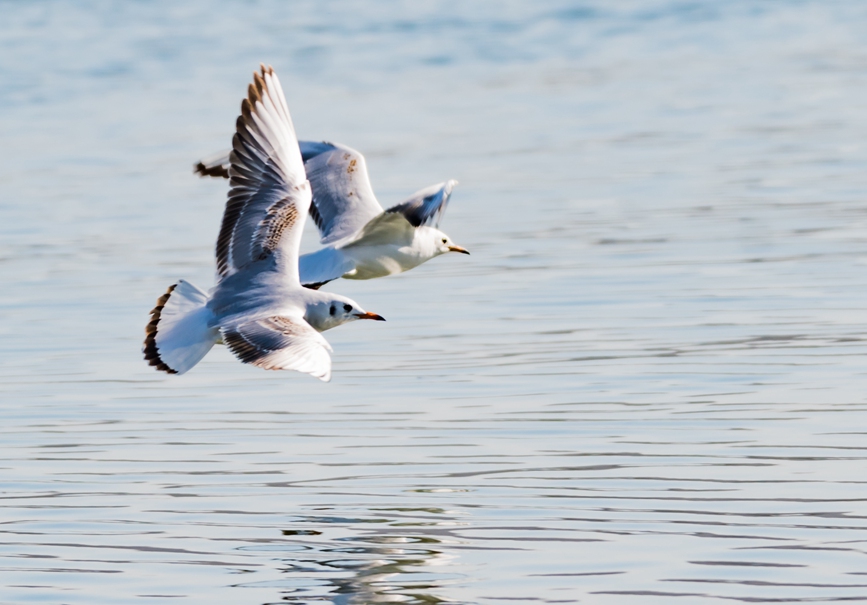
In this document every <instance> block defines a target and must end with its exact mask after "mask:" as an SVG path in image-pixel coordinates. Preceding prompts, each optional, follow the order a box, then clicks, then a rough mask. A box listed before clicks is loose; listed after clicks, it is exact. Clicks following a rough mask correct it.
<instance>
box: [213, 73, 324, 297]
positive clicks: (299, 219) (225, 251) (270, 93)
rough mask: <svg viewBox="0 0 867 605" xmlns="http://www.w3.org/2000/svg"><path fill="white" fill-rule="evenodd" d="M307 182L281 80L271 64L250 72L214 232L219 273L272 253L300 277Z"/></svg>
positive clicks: (278, 262)
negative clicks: (220, 219)
mask: <svg viewBox="0 0 867 605" xmlns="http://www.w3.org/2000/svg"><path fill="white" fill-rule="evenodd" d="M310 199H311V193H310V184H309V183H308V181H307V177H306V174H305V171H304V162H303V161H302V159H301V152H300V150H299V149H298V140H297V138H296V136H295V128H294V127H293V126H292V118H291V117H290V116H289V108H288V107H287V106H286V99H285V98H284V96H283V90H282V88H281V87H280V82H279V80H278V79H277V76H276V75H275V74H274V70H273V69H272V68H270V67H267V68H266V67H265V66H264V65H263V66H262V67H261V73H254V74H253V83H252V84H250V86H249V88H248V89H247V98H246V99H244V100H243V102H242V103H241V115H240V116H239V117H238V120H237V122H236V124H235V136H234V137H233V138H232V152H231V153H230V155H229V199H228V201H227V202H226V210H225V212H224V214H223V224H222V226H221V228H220V235H219V237H218V238H217V274H218V276H219V278H220V279H222V278H225V277H227V276H229V275H232V274H233V273H235V272H237V271H239V270H240V269H242V268H244V267H246V266H247V265H249V264H250V263H252V262H255V261H260V260H265V259H268V258H270V257H272V256H273V258H274V260H275V261H276V266H277V267H278V269H279V270H280V271H281V272H282V273H284V274H285V275H286V276H287V278H288V279H290V280H292V278H293V277H294V280H295V281H296V282H297V280H298V247H299V245H300V242H301V233H302V230H303V228H304V221H305V220H306V218H307V212H308V208H309V207H310Z"/></svg>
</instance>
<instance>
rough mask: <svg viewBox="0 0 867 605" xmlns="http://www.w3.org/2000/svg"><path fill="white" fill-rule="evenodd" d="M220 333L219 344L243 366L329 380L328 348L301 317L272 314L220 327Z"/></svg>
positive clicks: (329, 357) (329, 349) (329, 348)
mask: <svg viewBox="0 0 867 605" xmlns="http://www.w3.org/2000/svg"><path fill="white" fill-rule="evenodd" d="M221 332H222V334H223V342H224V343H226V346H227V347H229V350H230V351H231V352H232V353H233V354H234V355H235V357H237V358H238V359H240V360H241V361H242V362H244V363H250V364H253V365H254V366H257V367H260V368H264V369H266V370H297V371H299V372H304V373H306V374H310V375H311V376H315V377H316V378H318V379H319V380H323V381H325V382H328V381H329V380H331V355H330V354H329V352H330V351H331V347H330V346H329V345H328V342H327V341H326V340H325V339H324V338H323V337H322V335H321V334H319V332H317V331H316V330H314V329H313V328H312V327H311V326H310V324H308V323H307V322H306V321H304V319H303V318H300V317H286V316H282V315H275V316H272V317H265V318H262V319H256V320H252V321H247V322H244V323H241V324H238V325H235V326H231V327H224V328H222V329H221Z"/></svg>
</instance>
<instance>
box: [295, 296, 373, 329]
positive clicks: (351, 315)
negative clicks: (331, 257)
mask: <svg viewBox="0 0 867 605" xmlns="http://www.w3.org/2000/svg"><path fill="white" fill-rule="evenodd" d="M304 319H306V320H307V323H309V324H310V325H311V326H313V327H314V328H315V329H316V330H318V331H319V332H324V331H325V330H330V329H331V328H336V327H337V326H340V325H343V324H345V323H349V322H350V321H356V320H358V319H375V320H376V321H385V318H384V317H382V316H381V315H377V314H376V313H370V312H369V311H365V310H364V309H362V308H361V306H359V304H358V303H357V302H355V301H354V300H352V299H351V298H347V297H345V296H340V295H337V294H329V296H328V297H327V298H324V299H323V300H322V301H320V302H318V303H316V304H315V305H308V307H307V314H306V315H305V316H304Z"/></svg>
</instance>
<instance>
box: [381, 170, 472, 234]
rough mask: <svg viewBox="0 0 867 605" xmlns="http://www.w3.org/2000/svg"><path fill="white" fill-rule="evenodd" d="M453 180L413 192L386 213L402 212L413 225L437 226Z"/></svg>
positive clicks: (455, 183)
mask: <svg viewBox="0 0 867 605" xmlns="http://www.w3.org/2000/svg"><path fill="white" fill-rule="evenodd" d="M457 184H458V182H457V181H455V180H451V181H446V182H445V183H440V184H438V185H431V186H430V187H425V188H424V189H421V190H419V191H416V192H415V193H413V194H412V195H411V196H410V197H409V198H408V199H407V200H406V201H403V202H401V203H400V204H398V205H396V206H392V207H391V208H389V209H388V210H386V211H385V212H386V213H396V214H402V215H403V216H404V218H406V220H407V221H409V224H410V225H412V226H413V227H420V226H422V225H425V226H431V227H439V224H440V221H441V220H442V217H443V213H444V212H445V211H446V206H448V203H449V198H450V197H451V196H452V189H454V186H455V185H457Z"/></svg>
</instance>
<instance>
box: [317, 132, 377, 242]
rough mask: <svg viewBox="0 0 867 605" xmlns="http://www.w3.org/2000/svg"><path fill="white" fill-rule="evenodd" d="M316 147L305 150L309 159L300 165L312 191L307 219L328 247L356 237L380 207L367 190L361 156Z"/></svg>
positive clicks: (345, 150) (341, 147) (346, 150)
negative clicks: (308, 154)
mask: <svg viewBox="0 0 867 605" xmlns="http://www.w3.org/2000/svg"><path fill="white" fill-rule="evenodd" d="M316 145H318V146H319V147H317V148H314V147H313V146H312V145H311V146H310V147H308V151H309V153H310V154H311V157H310V158H309V159H307V160H306V163H305V165H304V166H305V168H306V169H307V178H308V179H310V185H311V187H312V188H313V206H312V207H311V209H310V216H311V218H313V220H314V221H315V222H316V226H317V227H319V234H320V235H321V236H322V243H323V244H330V243H332V242H336V241H338V240H341V239H343V238H345V237H349V236H352V235H355V234H356V233H358V231H360V230H361V228H362V227H364V226H365V225H366V224H367V222H368V221H369V220H370V219H372V218H373V217H375V216H377V215H378V214H380V213H381V212H382V206H380V205H379V202H377V201H376V196H375V195H374V194H373V189H372V188H371V186H370V179H369V178H368V176H367V164H366V163H365V161H364V156H363V155H361V154H360V153H359V152H357V151H355V150H354V149H351V148H349V147H346V146H345V145H338V144H333V143H318V144H316ZM316 151H318V153H315V154H314V152H316Z"/></svg>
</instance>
